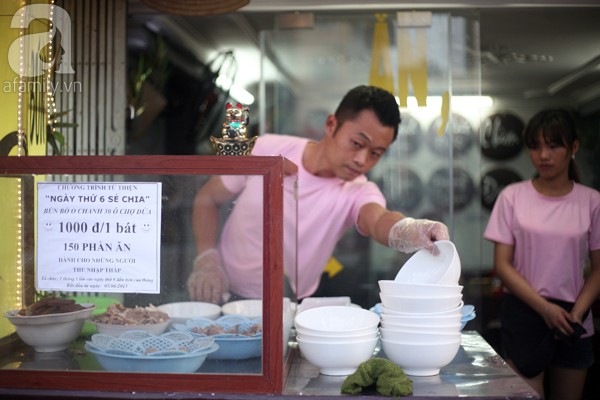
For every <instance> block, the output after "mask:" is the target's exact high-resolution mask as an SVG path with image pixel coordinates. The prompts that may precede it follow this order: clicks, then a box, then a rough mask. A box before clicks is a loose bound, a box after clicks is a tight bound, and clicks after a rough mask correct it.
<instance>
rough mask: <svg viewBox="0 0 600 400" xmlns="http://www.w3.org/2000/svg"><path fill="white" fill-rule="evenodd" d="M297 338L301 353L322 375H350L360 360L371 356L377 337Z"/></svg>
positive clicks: (365, 359)
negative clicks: (345, 340) (329, 340)
mask: <svg viewBox="0 0 600 400" xmlns="http://www.w3.org/2000/svg"><path fill="white" fill-rule="evenodd" d="M305 312H307V311H305ZM303 314H304V313H303ZM297 340H298V346H299V347H300V351H301V354H302V355H303V356H304V358H306V359H307V360H308V361H309V362H310V363H311V364H313V365H315V366H317V367H319V370H320V372H321V373H322V374H323V375H350V374H352V373H353V372H355V371H356V369H357V368H358V366H359V365H360V364H361V363H362V362H364V361H367V360H368V359H369V358H371V356H372V355H373V351H374V350H375V346H376V345H377V341H378V340H379V339H378V338H377V337H375V338H372V339H369V340H365V341H362V342H349V343H340V342H338V343H321V342H314V341H309V340H304V339H301V338H297Z"/></svg>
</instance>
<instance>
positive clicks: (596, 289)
mask: <svg viewBox="0 0 600 400" xmlns="http://www.w3.org/2000/svg"><path fill="white" fill-rule="evenodd" d="M590 261H591V263H590V274H589V276H588V278H587V279H586V280H585V284H584V285H583V288H582V289H581V292H579V296H577V300H576V301H575V305H574V306H573V310H571V315H572V316H573V318H574V319H575V320H576V321H577V322H579V323H581V322H582V318H583V314H585V312H586V311H587V310H588V309H589V308H590V307H591V306H592V304H593V303H594V301H596V299H597V298H598V296H600V250H595V251H592V252H590Z"/></svg>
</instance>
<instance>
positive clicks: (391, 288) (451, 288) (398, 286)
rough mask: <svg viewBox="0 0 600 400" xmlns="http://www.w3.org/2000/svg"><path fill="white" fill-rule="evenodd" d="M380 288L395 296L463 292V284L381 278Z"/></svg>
mask: <svg viewBox="0 0 600 400" xmlns="http://www.w3.org/2000/svg"><path fill="white" fill-rule="evenodd" d="M377 283H378V284H379V290H381V292H382V293H386V294H390V295H393V296H407V297H447V296H454V295H457V294H460V293H462V290H463V287H462V286H461V285H439V284H436V283H403V282H396V281H392V280H380V281H378V282H377Z"/></svg>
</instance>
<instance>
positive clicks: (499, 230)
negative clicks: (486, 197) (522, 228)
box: [483, 188, 515, 245]
mask: <svg viewBox="0 0 600 400" xmlns="http://www.w3.org/2000/svg"><path fill="white" fill-rule="evenodd" d="M510 197H511V196H509V192H508V191H507V190H506V188H505V190H503V191H502V192H501V193H500V195H499V196H498V198H497V199H496V203H495V204H494V208H493V210H492V214H491V215H490V219H489V221H488V224H487V227H486V228H485V232H484V233H483V237H484V238H485V239H487V240H490V241H492V242H498V243H503V244H508V245H514V244H515V238H514V236H513V234H512V229H513V226H512V225H513V224H512V221H513V204H512V201H511V199H510Z"/></svg>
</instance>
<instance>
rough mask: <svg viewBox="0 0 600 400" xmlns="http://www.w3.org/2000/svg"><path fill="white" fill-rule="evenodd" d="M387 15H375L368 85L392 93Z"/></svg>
mask: <svg viewBox="0 0 600 400" xmlns="http://www.w3.org/2000/svg"><path fill="white" fill-rule="evenodd" d="M387 16H388V15H387V14H385V13H382V14H379V13H378V14H375V18H376V19H377V22H376V23H375V32H374V34H373V50H372V52H371V70H370V72H369V85H372V86H377V87H380V88H382V89H385V90H387V91H389V92H390V93H394V73H393V68H392V57H391V54H390V36H389V33H388V23H387Z"/></svg>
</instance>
